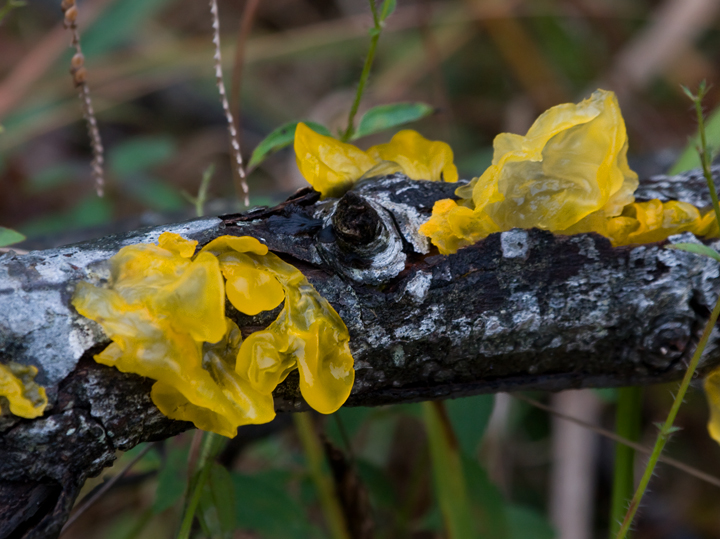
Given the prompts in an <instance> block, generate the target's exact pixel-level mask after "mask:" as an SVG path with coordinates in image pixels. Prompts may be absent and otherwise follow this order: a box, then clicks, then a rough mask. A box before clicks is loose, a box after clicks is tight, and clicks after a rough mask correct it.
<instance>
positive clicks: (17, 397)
mask: <svg viewBox="0 0 720 539" xmlns="http://www.w3.org/2000/svg"><path fill="white" fill-rule="evenodd" d="M37 373H38V370H37V368H35V367H33V366H32V365H30V366H28V365H21V364H20V363H15V362H12V361H11V362H10V363H8V364H3V363H0V405H1V406H0V413H2V411H3V407H4V405H5V401H7V403H8V404H9V405H10V406H9V408H10V412H11V413H12V414H14V415H16V416H18V417H24V418H27V419H33V418H35V417H39V416H41V415H43V412H44V411H45V407H46V406H47V403H48V400H47V396H46V395H45V388H44V387H42V386H41V385H38V384H36V383H35V381H34V380H35V376H37Z"/></svg>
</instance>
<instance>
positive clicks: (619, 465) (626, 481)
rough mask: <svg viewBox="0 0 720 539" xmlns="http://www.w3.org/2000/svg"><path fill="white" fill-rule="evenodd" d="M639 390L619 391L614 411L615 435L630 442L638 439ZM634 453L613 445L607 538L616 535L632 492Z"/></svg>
mask: <svg viewBox="0 0 720 539" xmlns="http://www.w3.org/2000/svg"><path fill="white" fill-rule="evenodd" d="M642 393H643V392H642V388H641V387H621V388H620V389H619V390H618V401H617V408H616V411H615V433H616V434H617V435H618V436H622V437H623V438H627V439H628V440H631V441H633V442H636V441H638V440H639V439H640V419H641V411H642ZM634 460H635V450H634V449H633V448H632V447H628V446H627V445H623V444H616V445H615V470H614V477H613V489H612V503H611V506H610V507H611V510H610V537H615V536H616V535H617V533H618V532H619V531H620V525H621V522H622V520H623V517H624V516H625V512H626V511H627V508H628V503H629V502H630V498H631V497H632V495H633V489H634V488H635V485H634V483H635V474H634Z"/></svg>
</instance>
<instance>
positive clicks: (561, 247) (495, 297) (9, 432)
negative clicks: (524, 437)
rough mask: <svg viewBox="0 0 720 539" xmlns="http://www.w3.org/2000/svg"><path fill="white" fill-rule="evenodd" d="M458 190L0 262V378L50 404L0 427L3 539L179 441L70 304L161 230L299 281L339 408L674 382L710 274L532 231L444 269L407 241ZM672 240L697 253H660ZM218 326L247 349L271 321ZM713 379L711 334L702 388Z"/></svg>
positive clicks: (440, 187)
mask: <svg viewBox="0 0 720 539" xmlns="http://www.w3.org/2000/svg"><path fill="white" fill-rule="evenodd" d="M694 177H695V176H693V178H694ZM686 179H687V178H686ZM691 179H692V178H691ZM456 186H457V185H453V184H443V183H433V182H420V181H410V180H407V179H406V178H404V177H401V176H391V177H387V178H383V179H376V180H372V181H366V182H363V183H362V184H360V185H357V186H356V188H355V189H354V190H353V191H351V192H350V193H349V194H347V195H346V196H345V197H343V199H341V200H340V201H338V200H334V199H332V200H327V201H319V200H318V196H317V193H314V192H312V191H311V190H305V191H302V192H299V193H298V194H297V195H296V196H294V197H292V198H291V199H289V200H288V201H286V202H285V203H283V204H281V205H280V206H278V207H276V208H272V209H260V210H256V211H252V212H249V213H248V214H244V215H236V216H225V217H220V218H218V217H212V218H204V219H196V220H192V221H188V222H185V223H180V224H175V225H169V226H163V227H159V228H152V229H145V230H138V231H135V232H132V233H129V234H122V235H116V236H110V237H105V238H102V239H99V240H95V241H90V242H84V243H80V244H75V245H69V246H66V247H61V248H58V249H50V250H45V251H34V252H31V253H30V254H27V255H24V256H18V255H15V254H13V253H9V254H6V255H4V256H1V257H0V305H1V306H2V308H1V309H0V361H2V362H8V361H15V362H20V363H23V364H32V365H35V366H37V367H38V369H39V371H40V374H39V375H38V377H37V381H38V382H39V383H41V384H43V385H44V386H45V387H46V388H47V391H48V396H49V401H50V404H49V406H48V409H47V410H46V412H45V414H44V416H43V417H41V418H37V419H34V420H26V419H20V418H16V417H14V416H11V415H9V414H8V413H7V412H5V413H4V415H2V416H0V538H3V537H10V536H12V537H53V536H56V535H57V534H58V533H59V530H60V528H61V526H62V524H63V522H64V521H65V519H66V518H67V515H68V512H69V510H70V508H71V506H72V503H73V501H74V499H75V497H76V496H77V493H78V491H79V489H80V487H81V486H82V484H83V482H84V481H85V479H86V478H87V477H89V476H93V475H97V474H98V473H100V471H101V470H102V468H103V467H105V466H107V465H109V464H110V463H111V462H112V460H113V459H114V454H115V451H116V450H118V449H120V450H127V449H130V448H131V447H133V446H134V445H136V444H138V443H140V442H142V441H148V440H159V439H164V438H167V437H169V436H172V435H174V434H176V433H178V432H180V431H182V430H184V429H187V428H189V427H190V426H191V425H189V424H187V423H183V422H176V421H171V420H169V419H167V418H165V417H164V416H162V415H161V414H160V413H159V412H158V410H157V409H156V408H155V406H154V405H153V404H152V402H151V400H150V398H149V391H150V387H151V385H152V383H153V382H152V381H151V380H148V379H144V378H142V377H140V376H136V375H132V374H122V373H120V372H118V371H117V370H115V369H111V368H108V367H105V366H102V365H98V364H96V363H95V362H94V361H93V359H92V357H93V355H94V354H96V353H98V352H99V351H101V350H102V349H103V348H104V347H105V346H107V344H108V343H109V341H108V339H107V338H106V337H105V336H104V334H103V332H102V330H101V329H100V328H99V326H97V324H95V323H94V322H92V321H89V320H87V319H84V318H82V317H80V316H79V315H78V314H77V313H76V312H75V311H74V310H73V308H72V307H71V306H70V303H69V301H70V298H71V296H72V293H73V290H74V288H75V285H76V284H77V283H78V282H79V281H81V280H87V281H90V282H93V283H95V284H102V283H103V282H106V280H107V278H108V276H109V273H108V268H107V259H108V258H110V257H111V256H112V255H113V254H114V253H115V252H117V250H118V249H120V248H121V247H123V246H125V245H129V244H134V243H147V242H155V241H156V240H157V238H158V236H159V235H160V234H161V233H162V232H165V231H173V232H177V233H180V234H182V235H183V236H185V237H187V238H192V239H196V240H198V241H199V242H200V244H204V243H207V242H208V241H210V240H211V239H213V238H215V237H217V236H220V235H223V234H234V235H250V236H254V237H256V238H259V239H260V240H262V241H264V242H265V243H266V244H267V245H268V247H269V248H270V249H271V250H272V251H274V252H275V253H277V254H278V255H279V256H281V257H283V258H284V259H286V260H287V261H289V262H290V263H292V264H294V265H296V266H297V267H298V268H299V269H301V270H302V271H303V272H304V273H305V274H306V275H307V277H308V278H309V280H310V281H311V282H312V283H313V284H314V285H315V287H316V288H317V289H318V290H319V292H320V293H321V294H322V295H323V296H325V297H326V298H327V299H328V300H329V301H330V303H331V304H332V305H333V306H334V307H335V309H336V310H337V311H338V313H339V314H340V316H341V317H342V318H343V320H344V321H345V322H346V324H347V326H348V329H349V331H350V336H351V341H350V346H351V350H352V352H353V356H354V358H355V368H356V373H357V377H356V382H355V386H354V388H353V392H352V395H351V397H350V399H349V401H348V403H347V404H348V405H350V406H375V405H381V404H390V403H400V402H410V401H418V400H426V399H442V398H451V397H458V396H463V395H470V394H476V393H487V392H497V391H517V390H525V389H544V390H551V391H557V390H562V389H569V388H580V387H613V386H624V385H632V384H651V383H656V382H662V381H668V380H674V379H677V378H679V377H680V376H681V375H682V373H683V370H684V365H685V363H686V362H687V360H688V358H689V356H690V355H691V354H692V352H693V349H694V347H695V344H696V342H697V339H698V338H699V333H700V332H701V331H702V328H703V325H704V323H705V321H706V320H707V318H708V315H709V311H710V309H711V308H712V305H713V304H714V302H715V300H716V299H717V296H718V290H720V273H719V272H718V263H717V262H715V261H713V260H710V259H706V258H704V257H700V256H696V255H691V254H688V253H684V252H681V251H676V250H668V249H665V248H664V245H663V244H665V243H668V242H662V243H661V244H649V245H642V246H635V247H620V248H612V247H611V246H610V243H609V241H608V240H607V239H605V238H602V237H600V236H598V235H595V234H582V235H577V236H560V235H553V234H551V233H549V232H544V231H540V230H529V231H525V230H511V231H508V232H503V233H501V234H493V235H491V236H490V237H488V238H487V239H485V240H484V241H481V242H479V243H478V244H476V245H474V246H471V247H468V248H465V249H462V250H461V251H459V252H458V253H457V254H456V255H452V256H441V255H439V254H438V253H437V251H436V250H434V249H431V246H430V245H429V244H428V242H427V239H426V238H424V237H423V236H421V235H419V234H418V232H417V228H418V226H419V225H420V224H421V223H422V222H423V221H424V220H426V219H427V218H428V217H429V215H430V211H431V209H432V205H433V203H434V201H436V200H439V199H441V198H447V197H452V196H453V191H454V189H455V188H456ZM705 192H706V187H705V186H704V182H703V183H701V182H699V181H689V182H683V181H680V180H679V179H678V178H667V177H658V178H655V179H651V180H649V181H647V182H645V183H644V184H643V185H642V186H641V189H640V190H639V191H638V195H639V197H648V198H649V197H661V198H664V199H673V198H674V199H680V200H688V201H691V202H694V203H696V204H699V205H706V204H708V203H709V200H708V197H707V196H706V195H704V193H705ZM678 241H698V240H697V239H695V237H694V236H692V235H691V234H684V235H680V236H675V237H673V238H671V239H670V240H669V242H670V243H673V242H678ZM715 243H716V244H718V245H716V246H720V242H715ZM228 310H229V315H230V316H231V317H232V318H233V319H234V320H235V321H236V322H237V323H238V325H239V326H240V327H241V329H242V330H243V332H244V334H246V335H247V334H249V333H251V332H252V331H255V330H257V329H258V328H261V327H265V326H267V325H268V324H269V323H270V322H271V321H272V320H273V319H274V317H275V316H276V312H273V313H263V314H261V315H258V316H256V317H249V316H245V315H242V314H240V313H238V312H236V311H234V310H233V309H232V308H231V307H229V309H228ZM717 364H720V350H719V340H718V337H717V335H713V336H712V338H711V340H710V343H709V345H708V350H707V353H706V354H705V360H704V363H703V365H702V367H701V371H702V372H707V371H708V370H709V369H711V368H712V367H713V366H715V365H717ZM276 407H277V409H278V411H281V412H288V411H298V410H304V409H306V406H305V404H304V402H303V400H302V398H301V397H300V395H299V392H298V386H297V377H295V378H293V377H292V376H291V377H289V378H288V380H286V382H284V383H283V384H282V385H281V386H280V387H279V388H278V390H277V391H276ZM3 408H4V409H6V408H7V407H3Z"/></svg>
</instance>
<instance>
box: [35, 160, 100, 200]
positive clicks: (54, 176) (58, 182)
mask: <svg viewBox="0 0 720 539" xmlns="http://www.w3.org/2000/svg"><path fill="white" fill-rule="evenodd" d="M86 169H87V163H83V164H82V165H80V164H79V163H77V162H72V161H66V162H64V163H57V164H54V165H50V166H49V167H46V168H44V169H42V170H41V171H39V172H37V173H35V174H33V175H32V176H30V178H29V181H28V191H30V192H31V193H40V192H42V191H47V190H49V189H54V188H56V187H60V186H62V185H67V184H69V183H72V182H75V181H77V180H78V178H82V177H83V175H84V173H85V171H86Z"/></svg>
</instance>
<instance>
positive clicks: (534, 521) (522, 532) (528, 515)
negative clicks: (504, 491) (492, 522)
mask: <svg viewBox="0 0 720 539" xmlns="http://www.w3.org/2000/svg"><path fill="white" fill-rule="evenodd" d="M505 512H506V514H507V522H508V527H509V531H510V538H511V539H553V538H554V537H556V534H555V530H553V528H552V526H551V525H550V523H549V522H548V520H547V518H545V516H544V515H542V514H541V513H540V512H538V511H537V510H535V509H532V508H530V507H524V506H521V505H510V506H508V507H507V508H506V510H505Z"/></svg>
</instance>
